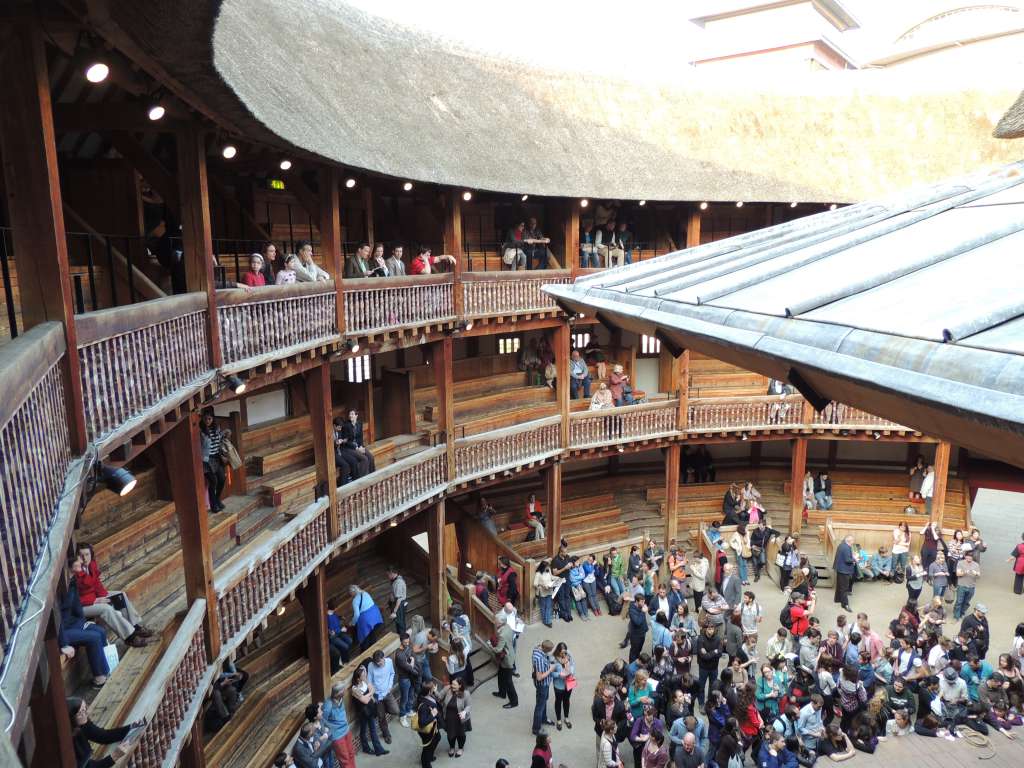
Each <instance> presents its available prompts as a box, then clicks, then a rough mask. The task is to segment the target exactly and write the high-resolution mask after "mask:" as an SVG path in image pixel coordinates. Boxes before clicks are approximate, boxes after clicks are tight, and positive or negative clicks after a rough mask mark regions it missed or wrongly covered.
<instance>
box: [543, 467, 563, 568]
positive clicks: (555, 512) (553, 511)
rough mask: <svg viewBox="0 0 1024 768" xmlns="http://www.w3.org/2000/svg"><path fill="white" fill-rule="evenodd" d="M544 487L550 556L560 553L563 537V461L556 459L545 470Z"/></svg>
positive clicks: (546, 532)
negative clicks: (559, 543)
mask: <svg viewBox="0 0 1024 768" xmlns="http://www.w3.org/2000/svg"><path fill="white" fill-rule="evenodd" d="M544 487H545V491H546V493H545V495H546V496H547V503H548V525H547V528H546V529H545V535H546V536H547V554H548V557H554V556H555V555H557V554H558V542H559V540H560V539H561V538H562V463H561V462H560V461H556V462H555V463H554V464H552V465H551V466H550V467H548V468H547V469H545V470H544Z"/></svg>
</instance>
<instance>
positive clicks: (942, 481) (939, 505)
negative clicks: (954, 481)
mask: <svg viewBox="0 0 1024 768" xmlns="http://www.w3.org/2000/svg"><path fill="white" fill-rule="evenodd" d="M949 453H950V444H949V443H948V442H946V441H945V440H940V441H939V443H938V444H937V445H936V446H935V461H934V462H933V466H934V467H935V489H934V494H933V495H932V515H931V519H932V520H933V521H934V522H936V523H938V524H939V528H941V527H942V518H943V515H944V514H945V512H946V485H947V484H948V481H949Z"/></svg>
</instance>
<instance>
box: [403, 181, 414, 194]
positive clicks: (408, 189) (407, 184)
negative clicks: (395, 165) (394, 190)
mask: <svg viewBox="0 0 1024 768" xmlns="http://www.w3.org/2000/svg"><path fill="white" fill-rule="evenodd" d="M402 189H404V190H405V191H406V192H412V182H411V181H407V182H405V184H403V185H402Z"/></svg>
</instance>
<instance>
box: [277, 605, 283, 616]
mask: <svg viewBox="0 0 1024 768" xmlns="http://www.w3.org/2000/svg"><path fill="white" fill-rule="evenodd" d="M277 615H278V616H284V604H283V603H282V604H281V605H279V606H277Z"/></svg>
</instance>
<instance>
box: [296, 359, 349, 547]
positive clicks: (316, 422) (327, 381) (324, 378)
mask: <svg viewBox="0 0 1024 768" xmlns="http://www.w3.org/2000/svg"><path fill="white" fill-rule="evenodd" d="M303 379H304V382H305V385H306V403H307V404H308V405H309V423H310V426H311V427H312V430H313V456H314V458H315V460H316V483H317V487H319V486H320V485H321V483H323V484H324V485H326V490H327V498H328V500H329V502H330V509H331V514H329V515H328V516H327V535H328V536H330V537H331V540H332V541H333V540H334V539H337V538H338V537H339V536H340V535H341V525H340V522H339V518H338V472H337V467H336V466H335V464H334V424H333V420H334V410H333V407H332V400H331V364H330V363H328V362H326V361H324V362H322V363H320V365H318V366H316V367H315V368H311V369H310V370H308V371H306V372H305V373H304V374H303Z"/></svg>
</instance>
